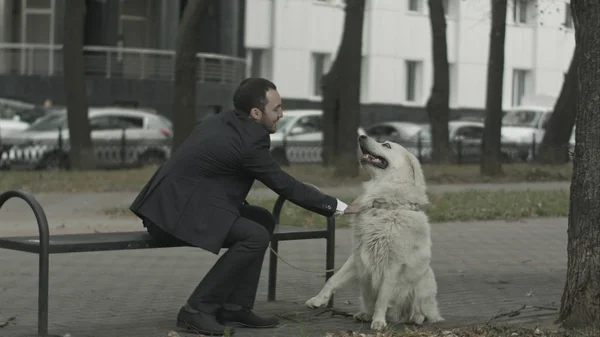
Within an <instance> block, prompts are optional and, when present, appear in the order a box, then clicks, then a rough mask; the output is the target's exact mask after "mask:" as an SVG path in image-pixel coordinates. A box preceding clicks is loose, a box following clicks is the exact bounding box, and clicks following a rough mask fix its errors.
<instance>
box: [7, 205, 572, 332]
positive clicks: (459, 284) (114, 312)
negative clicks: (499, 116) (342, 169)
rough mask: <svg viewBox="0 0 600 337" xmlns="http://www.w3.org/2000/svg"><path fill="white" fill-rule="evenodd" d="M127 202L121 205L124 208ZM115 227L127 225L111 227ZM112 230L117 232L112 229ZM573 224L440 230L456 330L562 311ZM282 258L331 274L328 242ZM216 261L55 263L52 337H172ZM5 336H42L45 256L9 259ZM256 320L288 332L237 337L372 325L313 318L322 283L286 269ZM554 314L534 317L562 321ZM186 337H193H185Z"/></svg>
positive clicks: (443, 283) (340, 256) (444, 290)
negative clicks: (502, 317)
mask: <svg viewBox="0 0 600 337" xmlns="http://www.w3.org/2000/svg"><path fill="white" fill-rule="evenodd" d="M115 201H117V202H118V200H115ZM105 224H106V225H107V226H109V227H110V226H114V227H119V226H122V225H123V224H120V223H112V222H105ZM108 229H111V228H108ZM566 229H567V219H565V218H553V219H537V220H526V221H515V222H505V221H490V222H481V223H468V222H465V223H441V224H435V225H433V227H432V239H433V262H432V266H433V269H434V271H435V273H436V278H437V281H438V288H439V297H438V299H439V303H440V307H441V312H442V314H443V315H444V316H445V318H446V319H447V322H445V323H444V324H445V325H447V326H452V325H461V324H464V323H470V322H476V321H482V320H485V319H488V318H490V317H492V316H494V315H496V314H498V313H499V312H502V311H509V310H515V309H518V308H520V307H521V306H522V305H524V304H527V305H531V306H544V307H558V305H559V301H560V296H561V293H562V289H563V286H564V278H565V274H566V262H567V260H566V237H567V236H566ZM336 235H337V240H336V246H337V247H336V259H335V260H336V266H338V267H339V266H340V265H341V264H342V263H343V262H344V261H345V259H346V258H347V257H348V255H349V253H350V249H351V235H350V231H349V230H347V229H340V230H338V231H337V233H336ZM280 253H281V255H282V256H283V257H284V258H285V259H287V260H288V261H289V262H290V263H292V264H293V265H295V266H298V267H300V268H305V269H317V270H318V269H321V268H324V254H325V243H324V242H323V240H306V241H296V242H283V243H281V244H280ZM216 258H217V257H216V256H214V255H211V254H208V253H205V252H203V251H201V250H197V249H192V248H168V249H155V250H141V251H124V252H101V253H81V254H61V255H53V256H52V257H51V270H50V278H51V282H50V289H51V294H52V295H51V298H50V322H51V332H52V333H56V334H61V335H62V334H65V333H70V334H71V336H73V337H91V336H93V337H101V336H128V337H135V336H140V337H141V336H143V337H154V336H156V337H159V336H161V337H165V336H167V333H168V332H169V331H170V330H172V329H173V326H174V320H175V315H176V313H177V311H178V309H179V307H180V306H181V304H182V303H183V302H184V301H185V299H186V298H187V296H188V295H189V293H190V292H191V291H192V290H193V288H194V287H195V285H196V283H197V282H198V281H199V279H200V278H201V277H202V276H203V275H204V274H205V273H206V272H207V270H208V269H209V268H210V266H211V264H212V263H214V261H215V260H216ZM0 266H2V277H1V278H0V324H2V322H4V320H6V319H8V318H9V317H13V316H16V324H15V325H9V326H7V327H5V328H0V336H7V337H8V336H10V337H21V336H23V337H24V336H33V335H34V332H35V327H36V318H37V317H36V308H37V297H36V291H37V256H35V255H33V254H26V253H19V252H12V251H2V252H1V253H0ZM267 266H268V260H267V261H266V262H265V265H264V266H263V274H262V278H261V282H260V289H259V293H258V301H259V302H258V303H257V310H258V311H260V312H270V313H277V314H280V315H282V316H284V317H286V318H282V323H283V324H282V326H281V327H279V328H277V329H270V330H260V331H252V330H240V331H239V332H238V333H237V334H236V336H251V337H252V336H285V337H294V336H323V335H324V332H325V331H342V330H344V331H347V330H359V331H362V332H367V331H368V326H367V325H361V324H359V323H355V322H353V321H352V320H351V319H347V318H343V317H338V316H336V317H330V316H329V314H328V313H325V314H322V315H319V316H315V314H316V313H318V312H320V311H317V310H309V309H306V308H304V306H303V303H304V301H306V299H308V298H310V297H311V296H313V295H315V294H316V293H317V292H318V291H319V289H320V287H321V286H322V285H323V282H324V277H323V275H322V274H312V273H307V272H303V271H298V270H295V269H292V268H290V267H288V266H287V265H285V264H283V263H280V264H279V266H280V267H279V271H278V277H279V279H278V284H277V296H278V298H277V299H278V301H277V302H271V303H266V302H265V300H266V284H267V283H266V276H267V273H266V270H267ZM357 294H358V292H357V288H356V286H350V287H348V288H347V289H343V290H341V291H339V292H338V293H337V294H336V308H337V309H339V310H343V311H349V312H354V311H355V310H357V308H358V301H357V297H358V296H357ZM555 313H556V311H553V310H542V311H532V310H530V311H528V312H527V315H538V314H555ZM182 336H192V335H187V334H182Z"/></svg>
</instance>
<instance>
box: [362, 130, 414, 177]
mask: <svg viewBox="0 0 600 337" xmlns="http://www.w3.org/2000/svg"><path fill="white" fill-rule="evenodd" d="M358 145H359V147H360V152H361V153H360V154H361V156H360V164H361V165H362V166H363V167H364V168H365V170H367V172H369V175H370V176H371V178H372V179H373V180H382V179H383V180H389V181H390V182H391V181H395V182H399V181H401V182H402V183H408V184H412V185H415V186H425V177H424V175H423V171H422V169H421V164H420V163H419V160H418V159H417V157H415V155H413V154H412V153H410V152H409V151H408V150H406V149H405V148H404V147H403V146H402V145H400V144H397V143H394V142H387V141H386V142H383V143H380V142H378V141H376V140H374V139H373V138H370V137H368V136H364V135H362V136H359V137H358Z"/></svg>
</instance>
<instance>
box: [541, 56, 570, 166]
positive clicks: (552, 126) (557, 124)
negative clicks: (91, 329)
mask: <svg viewBox="0 0 600 337" xmlns="http://www.w3.org/2000/svg"><path fill="white" fill-rule="evenodd" d="M578 61H579V52H578V48H575V50H574V51H573V58H572V59H571V65H570V66H569V71H568V72H567V75H566V76H565V80H564V82H563V86H562V89H561V91H560V95H559V97H558V100H557V101H556V104H555V105H554V111H553V112H552V115H550V119H549V120H548V123H547V124H546V132H545V133H544V139H543V140H542V144H541V145H540V152H539V154H538V161H539V162H541V163H544V164H564V163H566V162H568V161H569V152H568V151H569V139H570V138H571V132H572V131H573V125H574V124H575V108H574V107H575V105H576V104H577V66H578Z"/></svg>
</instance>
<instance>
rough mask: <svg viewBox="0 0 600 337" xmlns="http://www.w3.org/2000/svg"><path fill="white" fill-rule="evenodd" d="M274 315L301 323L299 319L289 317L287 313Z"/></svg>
mask: <svg viewBox="0 0 600 337" xmlns="http://www.w3.org/2000/svg"><path fill="white" fill-rule="evenodd" d="M275 316H277V317H279V318H282V319H287V320H288V321H292V322H294V323H302V322H301V321H299V320H297V319H295V318H292V317H290V316H289V315H286V314H275Z"/></svg>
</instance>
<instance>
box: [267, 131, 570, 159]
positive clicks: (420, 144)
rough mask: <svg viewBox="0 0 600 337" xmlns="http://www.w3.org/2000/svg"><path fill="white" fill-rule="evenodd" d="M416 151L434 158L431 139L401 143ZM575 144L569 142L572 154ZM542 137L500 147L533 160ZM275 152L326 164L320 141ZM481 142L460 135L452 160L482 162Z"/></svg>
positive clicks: (419, 155) (278, 156)
mask: <svg viewBox="0 0 600 337" xmlns="http://www.w3.org/2000/svg"><path fill="white" fill-rule="evenodd" d="M401 145H402V146H404V147H405V148H406V149H407V150H408V151H410V152H411V153H412V154H414V155H415V156H416V157H417V158H418V159H419V161H420V162H421V163H427V162H430V161H431V153H432V148H431V142H430V140H428V139H427V140H426V139H419V138H417V139H416V140H415V141H412V142H404V143H402V144H401ZM572 147H573V145H572V144H569V145H567V151H568V152H569V155H570V157H572V151H573V149H572ZM539 148H540V140H539V139H536V138H535V135H534V136H533V137H532V139H531V141H529V142H510V141H504V142H502V144H501V147H500V150H501V153H502V157H503V159H504V160H506V161H507V162H530V161H534V160H536V159H537V157H538V152H539ZM271 153H272V155H273V157H274V158H275V159H276V161H278V162H279V163H281V164H283V165H288V164H320V163H322V160H323V159H322V144H321V142H320V141H319V142H316V141H303V142H285V143H283V144H281V145H280V146H277V147H275V148H273V149H272V152H271ZM481 153H482V149H481V141H480V140H477V139H466V138H458V139H456V140H453V141H451V142H450V160H451V162H452V163H454V164H459V165H460V164H472V163H478V162H479V161H480V158H481Z"/></svg>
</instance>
